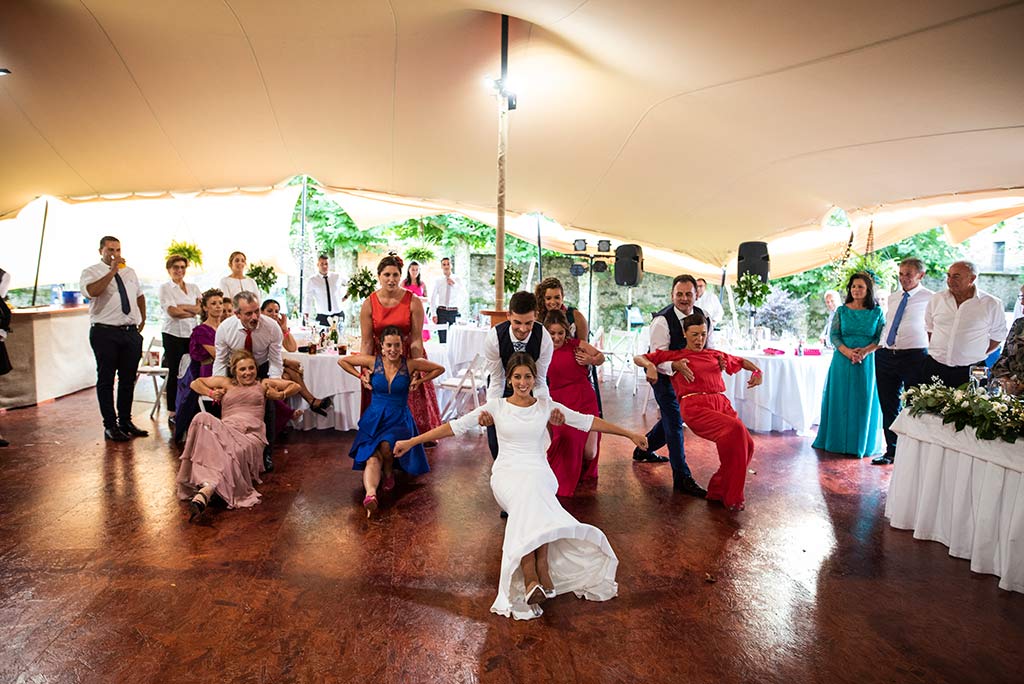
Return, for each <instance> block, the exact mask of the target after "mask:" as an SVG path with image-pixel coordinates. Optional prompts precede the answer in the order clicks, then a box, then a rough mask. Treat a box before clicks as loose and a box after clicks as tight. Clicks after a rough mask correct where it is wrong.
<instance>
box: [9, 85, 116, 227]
mask: <svg viewBox="0 0 1024 684" xmlns="http://www.w3.org/2000/svg"><path fill="white" fill-rule="evenodd" d="M4 93H5V94H6V95H7V97H9V98H10V100H11V102H13V103H14V106H15V108H17V110H18V112H19V113H21V116H22V117H24V119H25V121H26V122H28V125H29V126H31V127H32V130H34V131H35V132H36V134H37V135H38V136H39V137H40V138H42V139H43V142H45V143H46V145H47V146H48V147H49V148H50V149H51V150H53V153H54V154H55V155H57V158H58V159H60V160H61V161H62V162H64V164H65V165H66V166H67V167H68V168H69V169H70V170H71V173H73V174H75V175H76V176H78V179H79V180H80V181H82V182H83V183H85V184H86V185H87V186H88V187H89V189H90V190H92V191H93V192H96V188H94V187H93V185H92V183H90V182H89V181H87V180H86V179H85V177H84V176H82V174H81V173H79V172H78V169H76V168H75V167H74V165H73V164H72V163H71V162H69V161H68V160H67V159H65V158H64V155H62V154H61V153H60V151H59V150H58V149H57V146H56V145H54V144H53V142H52V141H51V140H50V139H49V138H48V137H46V134H45V133H43V131H42V130H41V129H40V128H39V126H37V125H36V122H35V121H33V120H32V117H30V116H29V115H28V112H26V111H25V110H24V109H22V107H21V103H20V102H18V99H17V98H16V97H14V95H13V94H12V93H11V91H10V90H9V89H7V88H4ZM18 209H20V207H18V208H16V209H8V210H6V211H4V212H3V213H0V216H6V215H7V214H9V213H11V212H12V211H18Z"/></svg>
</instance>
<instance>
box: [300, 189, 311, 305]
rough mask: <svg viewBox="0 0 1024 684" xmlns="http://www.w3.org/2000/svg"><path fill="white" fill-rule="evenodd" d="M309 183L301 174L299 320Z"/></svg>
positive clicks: (304, 271) (304, 277) (303, 284)
mask: <svg viewBox="0 0 1024 684" xmlns="http://www.w3.org/2000/svg"><path fill="white" fill-rule="evenodd" d="M308 182H309V176H307V175H305V174H303V176H302V223H301V225H302V228H301V229H300V235H301V236H302V239H301V240H300V241H299V245H300V246H299V311H298V314H299V317H300V319H301V317H302V312H303V311H304V309H303V308H302V295H303V290H304V289H305V287H306V270H305V269H306V186H307V184H308Z"/></svg>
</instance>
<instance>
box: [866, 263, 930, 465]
mask: <svg viewBox="0 0 1024 684" xmlns="http://www.w3.org/2000/svg"><path fill="white" fill-rule="evenodd" d="M924 273H925V268H924V262H922V261H921V260H920V259H914V258H910V259H904V260H903V261H901V262H900V289H899V290H897V291H896V292H893V293H892V294H891V295H889V307H888V313H889V315H888V316H887V318H888V319H889V320H888V321H886V323H885V329H883V330H882V337H881V339H880V344H879V347H878V349H876V350H875V381H876V383H877V384H878V403H879V404H880V405H881V407H882V428H883V429H884V430H885V453H884V454H882V455H881V456H876V457H875V458H874V459H872V461H871V463H872V464H874V465H889V464H890V463H892V462H893V461H894V460H895V459H896V439H897V438H896V433H895V432H893V431H892V430H891V429H890V427H891V426H892V423H893V421H894V420H896V416H898V415H899V413H900V409H901V408H902V406H901V405H900V394H901V393H902V392H903V390H905V389H910V388H911V387H913V386H914V385H919V384H921V383H922V382H925V380H926V378H925V377H924V363H925V360H926V359H927V358H928V332H927V331H926V330H925V327H924V311H925V309H926V308H927V306H928V302H929V301H931V298H932V295H933V294H934V293H933V292H932V291H931V290H929V289H928V288H926V287H924V286H922V285H921V280H922V279H923V278H924Z"/></svg>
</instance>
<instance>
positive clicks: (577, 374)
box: [544, 309, 604, 496]
mask: <svg viewBox="0 0 1024 684" xmlns="http://www.w3.org/2000/svg"><path fill="white" fill-rule="evenodd" d="M544 327H545V328H547V331H548V333H549V334H550V335H551V342H552V343H553V344H554V346H555V351H554V353H553V354H552V355H551V364H550V365H549V366H548V377H547V380H548V391H549V392H551V398H552V399H554V400H555V401H557V402H558V403H560V404H563V405H565V406H567V407H569V408H571V409H572V410H573V411H577V412H579V413H585V414H587V415H591V416H596V415H598V411H597V395H596V394H595V393H594V386H593V385H591V384H590V366H591V365H595V366H600V365H601V364H602V363H604V354H602V353H601V352H599V351H598V350H597V349H595V348H594V347H593V346H591V345H590V344H587V343H586V342H582V341H580V340H577V339H575V338H573V337H570V336H569V321H568V319H567V318H566V317H565V314H564V313H562V312H561V311H559V310H557V309H553V310H550V311H548V312H547V313H546V314H545V315H544ZM600 439H601V436H600V434H598V433H597V432H589V433H588V432H580V431H579V430H576V429H575V428H572V427H570V426H569V425H558V426H552V428H551V446H549V447H548V464H549V465H550V466H551V470H553V471H554V473H555V477H556V478H558V496H572V495H573V494H574V493H575V492H576V485H577V484H579V483H580V482H581V481H583V480H596V479H597V454H598V449H599V448H600V444H601V442H600Z"/></svg>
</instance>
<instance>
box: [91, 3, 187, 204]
mask: <svg viewBox="0 0 1024 684" xmlns="http://www.w3.org/2000/svg"><path fill="white" fill-rule="evenodd" d="M78 1H79V2H80V3H81V5H82V7H84V8H85V11H86V12H88V13H89V16H90V17H92V20H93V21H94V22H96V26H97V28H99V30H100V31H101V32H102V33H103V35H104V36H105V37H106V39H107V42H108V43H110V49H111V50H113V51H114V54H115V55H117V58H118V59H119V60H120V61H121V66H123V67H124V70H125V73H127V74H128V78H129V79H131V82H132V85H134V86H135V89H136V90H137V91H138V92H139V97H141V98H142V101H143V102H144V103H145V104H146V109H148V110H149V113H150V115H151V116H152V117H153V122H154V123H155V124H156V127H157V128H159V129H160V132H161V133H162V134H163V136H164V140H166V141H167V144H168V145H169V146H170V148H171V150H172V151H173V152H174V156H176V157H177V158H178V161H179V162H181V166H182V168H183V169H185V171H186V173H188V175H190V176H192V180H194V181H195V182H196V185H199V184H200V182H199V178H198V177H197V176H196V174H195V172H194V171H192V168H191V167H190V166H189V165H188V164H187V163H186V162H185V159H184V158H183V157H182V156H181V152H179V151H178V147H177V146H176V145H175V144H174V141H173V140H171V136H170V135H169V134H168V133H167V130H166V129H165V128H164V126H163V124H162V123H160V117H158V116H157V115H156V110H155V109H153V104H152V103H151V102H150V101H149V98H148V97H146V93H145V92H143V90H142V86H141V85H140V84H139V82H138V80H137V79H136V78H135V74H134V73H132V70H131V68H130V67H129V66H128V62H127V61H126V60H125V58H124V55H122V54H121V51H120V50H118V49H117V45H116V44H115V43H114V39H113V38H112V37H111V36H110V34H109V33H108V32H107V29H106V27H105V26H103V24H102V23H101V22H100V20H99V17H97V16H96V14H95V13H94V12H93V11H92V9H91V8H90V7H89V6H88V5H87V4H86V3H85V0H78ZM90 187H91V186H90Z"/></svg>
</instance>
